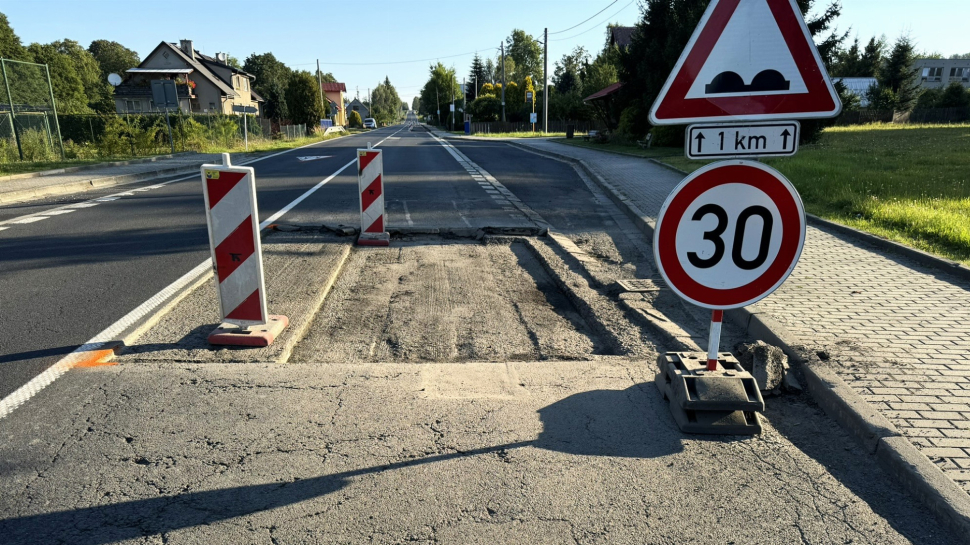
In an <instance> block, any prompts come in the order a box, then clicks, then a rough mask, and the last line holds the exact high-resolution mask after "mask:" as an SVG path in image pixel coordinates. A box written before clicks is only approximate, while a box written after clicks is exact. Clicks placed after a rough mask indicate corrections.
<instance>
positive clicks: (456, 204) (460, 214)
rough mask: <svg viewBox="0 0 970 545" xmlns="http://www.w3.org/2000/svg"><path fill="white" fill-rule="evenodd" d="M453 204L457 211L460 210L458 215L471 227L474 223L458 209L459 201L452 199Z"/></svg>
mask: <svg viewBox="0 0 970 545" xmlns="http://www.w3.org/2000/svg"><path fill="white" fill-rule="evenodd" d="M451 204H452V206H454V207H455V212H458V217H460V218H461V221H463V222H465V225H467V226H469V227H471V226H472V224H471V223H469V221H468V218H466V217H465V215H464V214H462V213H461V210H459V209H458V203H456V202H455V201H451Z"/></svg>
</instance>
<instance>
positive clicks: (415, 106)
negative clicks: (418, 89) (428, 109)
mask: <svg viewBox="0 0 970 545" xmlns="http://www.w3.org/2000/svg"><path fill="white" fill-rule="evenodd" d="M411 109H412V110H414V111H415V112H419V111H420V110H421V97H414V99H413V100H412V101H411Z"/></svg>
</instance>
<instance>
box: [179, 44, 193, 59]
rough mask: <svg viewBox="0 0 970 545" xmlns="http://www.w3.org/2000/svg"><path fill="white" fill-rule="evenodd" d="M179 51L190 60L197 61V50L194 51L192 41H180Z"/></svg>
mask: <svg viewBox="0 0 970 545" xmlns="http://www.w3.org/2000/svg"><path fill="white" fill-rule="evenodd" d="M179 49H181V50H182V53H185V54H186V55H188V56H189V58H190V59H192V60H195V50H194V49H192V40H179Z"/></svg>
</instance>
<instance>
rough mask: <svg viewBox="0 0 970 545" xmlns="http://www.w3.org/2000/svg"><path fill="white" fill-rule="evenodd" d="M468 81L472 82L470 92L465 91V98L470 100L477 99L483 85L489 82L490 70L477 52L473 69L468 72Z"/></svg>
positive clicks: (473, 60) (473, 61)
mask: <svg viewBox="0 0 970 545" xmlns="http://www.w3.org/2000/svg"><path fill="white" fill-rule="evenodd" d="M468 81H469V83H471V85H469V89H471V90H470V91H469V92H467V93H465V95H466V97H465V99H466V100H468V101H469V102H470V101H472V100H475V98H476V97H478V96H479V94H480V90H481V88H482V85H485V84H486V83H488V81H489V78H488V71H487V69H486V67H485V64H484V63H482V58H481V57H479V56H478V53H475V58H474V59H472V67H471V71H470V72H469V73H468Z"/></svg>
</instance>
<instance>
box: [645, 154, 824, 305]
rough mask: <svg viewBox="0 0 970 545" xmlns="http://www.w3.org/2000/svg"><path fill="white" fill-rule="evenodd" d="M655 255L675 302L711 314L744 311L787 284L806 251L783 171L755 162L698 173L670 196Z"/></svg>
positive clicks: (799, 213)
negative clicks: (684, 302) (682, 301)
mask: <svg viewBox="0 0 970 545" xmlns="http://www.w3.org/2000/svg"><path fill="white" fill-rule="evenodd" d="M653 242H654V244H653V248H654V255H655V257H656V259H657V266H658V267H659V269H660V274H661V275H663V278H664V280H666V281H667V284H668V285H669V286H670V288H671V289H673V290H674V291H675V292H676V293H677V294H678V295H680V296H681V297H683V298H684V299H687V300H688V301H690V302H692V303H694V304H696V305H699V306H702V307H705V308H710V309H721V310H723V309H730V308H738V307H743V306H745V305H749V304H751V303H754V302H755V301H758V300H760V299H761V298H763V297H765V296H766V295H768V294H769V293H771V292H773V291H774V290H775V289H776V288H778V286H780V285H781V284H782V282H784V281H785V279H786V278H788V275H789V274H791V272H792V270H793V269H794V268H795V264H796V263H798V258H799V256H800V255H801V253H802V246H803V245H804V244H805V209H804V208H803V206H802V200H801V198H800V197H799V196H798V192H797V191H796V190H795V188H794V187H793V186H792V185H791V182H789V181H788V180H787V179H786V178H785V177H784V176H783V175H782V174H781V173H780V172H778V171H777V170H775V169H773V168H771V167H768V166H765V165H763V164H761V163H757V162H754V161H743V160H734V161H721V162H719V163H714V164H710V165H707V166H705V167H703V168H700V169H698V170H697V171H695V172H694V173H693V174H691V175H690V176H688V177H687V178H685V179H684V181H682V182H681V183H680V184H679V185H678V186H677V187H676V188H674V190H673V191H672V192H671V193H670V195H669V196H668V197H667V201H666V202H665V203H664V205H663V208H661V209H660V216H659V217H658V218H657V226H656V229H655V230H654V241H653Z"/></svg>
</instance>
